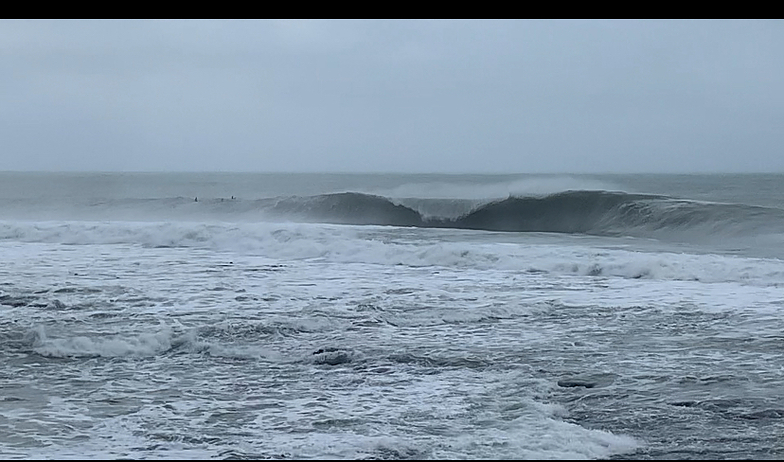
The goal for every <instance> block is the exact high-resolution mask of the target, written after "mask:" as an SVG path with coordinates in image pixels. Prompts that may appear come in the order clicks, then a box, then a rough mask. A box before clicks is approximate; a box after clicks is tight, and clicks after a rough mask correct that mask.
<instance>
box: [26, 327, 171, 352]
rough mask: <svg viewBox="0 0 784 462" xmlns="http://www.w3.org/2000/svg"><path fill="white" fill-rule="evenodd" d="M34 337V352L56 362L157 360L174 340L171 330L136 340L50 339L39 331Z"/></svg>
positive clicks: (81, 337) (116, 338) (79, 337)
mask: <svg viewBox="0 0 784 462" xmlns="http://www.w3.org/2000/svg"><path fill="white" fill-rule="evenodd" d="M32 334H33V337H34V339H33V348H32V349H33V351H35V352H36V353H38V354H39V355H41V356H48V357H54V358H82V357H122V356H155V355H158V354H160V353H163V352H165V351H167V350H169V349H171V348H172V339H173V334H172V332H171V331H170V330H163V331H161V332H156V333H152V334H141V335H138V336H135V337H120V336H114V337H109V338H96V337H88V336H76V337H67V338H49V337H48V336H47V334H46V331H45V330H44V329H43V328H41V327H39V328H37V329H35V330H34V331H33V332H32Z"/></svg>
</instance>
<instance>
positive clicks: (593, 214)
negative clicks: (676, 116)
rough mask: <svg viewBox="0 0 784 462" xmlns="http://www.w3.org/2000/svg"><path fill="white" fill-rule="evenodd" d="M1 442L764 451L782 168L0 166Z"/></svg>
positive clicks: (16, 450)
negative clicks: (519, 171)
mask: <svg viewBox="0 0 784 462" xmlns="http://www.w3.org/2000/svg"><path fill="white" fill-rule="evenodd" d="M0 257H1V258H2V263H3V264H2V265H0V360H1V361H2V364H3V365H4V367H3V368H2V369H1V370H0V374H1V375H2V382H0V383H3V387H2V389H1V390H2V391H0V409H2V412H0V455H1V456H2V457H3V458H6V459H29V458H48V459H52V458H59V459H61V458H79V459H81V458H83V457H90V458H213V459H228V458H254V459H257V458H274V459H278V458H298V459H302V458H338V459H356V458H374V459H377V458H380V459H389V458H392V459H409V458H410V459H443V458H523V459H540V458H543V459H563V458H569V459H607V458H620V459H748V458H752V459H781V458H782V457H784V440H782V438H781V435H782V434H784V406H782V404H781V390H782V389H783V388H784V355H782V354H781V352H782V351H784V335H782V332H784V317H782V310H784V175H780V174H748V175H436V174H432V175H424V174H420V175H414V174H252V173H247V174H245V173H242V174H240V173H124V174H120V173H19V172H0Z"/></svg>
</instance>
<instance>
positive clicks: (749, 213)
mask: <svg viewBox="0 0 784 462" xmlns="http://www.w3.org/2000/svg"><path fill="white" fill-rule="evenodd" d="M422 201H423V200H422V199H408V200H404V199H390V198H386V197H382V196H374V195H368V194H362V193H351V192H349V193H340V194H327V195H320V196H312V197H291V198H286V199H281V200H278V201H276V202H275V203H274V204H273V205H271V206H268V207H265V208H266V209H267V210H268V211H269V212H272V213H274V214H276V215H279V216H283V217H289V218H299V219H304V220H307V221H319V222H327V223H337V224H367V225H389V226H414V227H430V228H455V229H473V230H486V231H507V232H549V233H568V234H590V235H600V236H618V235H632V236H638V237H649V236H650V237H653V236H659V235H661V234H662V233H669V234H672V233H676V234H677V233H684V232H692V233H694V232H697V233H702V234H705V233H707V234H711V235H714V234H716V235H747V234H754V233H781V232H783V231H784V210H781V209H777V208H771V207H761V206H751V205H744V204H723V203H708V202H698V201H689V200H681V199H675V198H672V197H667V196H661V195H649V194H630V193H625V192H617V191H565V192H561V193H556V194H550V195H545V196H530V197H508V198H506V199H500V200H496V201H490V202H484V203H479V204H476V203H469V202H468V201H464V202H465V204H464V208H468V207H469V206H470V207H471V208H470V209H468V211H466V212H464V213H462V214H460V215H458V216H439V215H438V213H433V212H432V210H433V209H435V210H438V209H439V207H440V208H441V209H444V210H446V209H449V210H455V209H459V206H455V202H456V201H455V200H447V199H444V200H443V201H440V200H430V201H429V203H428V205H429V207H430V209H431V210H430V211H425V210H422V209H421V208H419V207H417V205H420V204H422ZM441 202H443V203H441Z"/></svg>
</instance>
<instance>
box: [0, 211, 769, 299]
mask: <svg viewBox="0 0 784 462" xmlns="http://www.w3.org/2000/svg"><path fill="white" fill-rule="evenodd" d="M482 236H483V233H482V232H471V231H456V230H448V231H443V230H430V229H415V228H392V227H376V226H362V227H359V226H340V225H321V224H301V223H253V224H250V223H245V224H236V223H234V224H229V223H208V224H199V223H183V222H179V223H138V222H101V223H97V222H66V223H62V222H50V223H18V222H17V223H3V224H0V239H2V240H5V241H6V242H14V241H22V242H44V243H59V244H68V245H90V244H130V245H141V246H143V247H151V248H156V247H175V248H176V247H183V248H197V249H205V250H212V251H225V252H238V253H241V254H252V255H257V256H263V257H266V258H270V259H279V260H307V259H320V260H323V261H329V262H335V263H371V264H381V265H407V266H443V267H458V268H476V269H501V270H517V271H528V272H548V273H557V274H575V275H580V276H601V277H620V278H632V279H654V280H686V281H698V282H707V283H713V282H738V283H742V284H753V285H763V286H765V285H782V284H784V261H781V260H779V259H773V258H770V259H766V258H749V257H741V256H734V255H717V254H694V253H674V252H662V251H660V249H659V250H658V251H656V250H654V251H652V252H650V253H649V252H644V251H631V250H626V249H623V248H606V249H602V248H597V246H596V245H595V244H594V245H590V244H589V245H588V246H586V245H583V244H582V242H581V240H580V239H579V238H570V237H569V236H563V235H559V236H557V238H556V237H550V238H549V239H550V242H553V241H554V240H556V239H557V240H558V241H559V244H558V245H553V244H549V243H546V242H547V241H548V238H547V237H546V236H545V237H542V236H541V235H538V236H537V235H531V236H529V237H526V236H524V235H519V234H509V235H508V236H507V237H506V238H504V237H503V235H500V234H498V233H485V234H484V236H486V238H484V239H483V238H482ZM597 239H598V238H597ZM603 242H611V241H610V239H609V238H608V239H605V240H604V241H603Z"/></svg>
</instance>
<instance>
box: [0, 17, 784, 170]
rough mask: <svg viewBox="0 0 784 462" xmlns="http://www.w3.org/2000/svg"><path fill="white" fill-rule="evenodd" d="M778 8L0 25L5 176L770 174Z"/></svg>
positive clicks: (777, 151)
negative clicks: (747, 12) (596, 17)
mask: <svg viewBox="0 0 784 462" xmlns="http://www.w3.org/2000/svg"><path fill="white" fill-rule="evenodd" d="M783 146H784V21H452V20H450V21H431V20H423V21H313V20H308V21H195V20H190V21H0V170H48V171H58V170H69V171H73V170H76V171H271V172H279V171H330V172H444V173H529V172H530V173H541V172H554V173H581V172H585V173H598V172H732V171H756V172H766V171H784V150H783V149H782V147H783Z"/></svg>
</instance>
